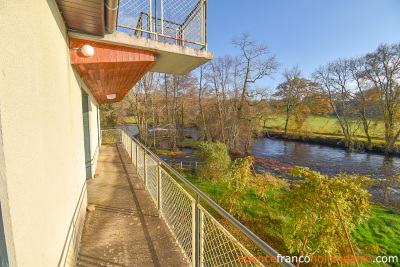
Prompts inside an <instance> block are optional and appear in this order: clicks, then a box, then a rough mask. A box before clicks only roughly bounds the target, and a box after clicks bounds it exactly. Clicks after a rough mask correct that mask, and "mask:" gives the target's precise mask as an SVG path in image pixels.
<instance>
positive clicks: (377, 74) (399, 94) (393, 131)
mask: <svg viewBox="0 0 400 267" xmlns="http://www.w3.org/2000/svg"><path fill="white" fill-rule="evenodd" d="M365 77H366V79H367V80H368V81H369V82H370V83H371V85H372V86H373V88H374V89H375V90H376V93H377V94H378V96H379V99H378V101H379V104H380V107H381V111H382V115H383V118H384V124H385V141H386V151H387V152H391V151H392V150H393V145H394V143H395V142H396V140H397V139H398V137H399V135H400V127H399V126H398V117H399V113H400V85H399V82H400V43H397V44H393V45H387V44H382V45H380V46H379V47H378V49H377V50H376V51H375V52H374V53H369V54H367V55H366V56H365Z"/></svg>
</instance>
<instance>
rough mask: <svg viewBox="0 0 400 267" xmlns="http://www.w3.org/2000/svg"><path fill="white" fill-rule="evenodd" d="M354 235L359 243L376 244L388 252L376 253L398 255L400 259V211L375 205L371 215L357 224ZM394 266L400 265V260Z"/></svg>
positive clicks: (379, 253)
mask: <svg viewBox="0 0 400 267" xmlns="http://www.w3.org/2000/svg"><path fill="white" fill-rule="evenodd" d="M352 237H353V238H354V239H355V240H356V241H357V242H358V243H362V244H376V245H379V247H380V248H382V249H384V250H386V253H382V252H378V253H377V254H376V255H388V256H398V257H399V260H400V213H399V212H397V211H394V210H391V209H388V208H385V207H381V206H377V205H374V206H373V207H372V212H371V217H370V218H369V219H368V220H367V221H365V222H364V223H363V224H361V225H359V226H357V228H356V229H355V231H353V233H352ZM370 266H378V265H376V264H375V265H372V264H370ZM394 266H400V262H399V263H398V264H396V265H394Z"/></svg>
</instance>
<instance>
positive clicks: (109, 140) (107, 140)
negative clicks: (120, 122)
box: [101, 129, 121, 144]
mask: <svg viewBox="0 0 400 267" xmlns="http://www.w3.org/2000/svg"><path fill="white" fill-rule="evenodd" d="M120 140H121V131H120V130H117V129H103V130H101V144H116V143H118V142H120Z"/></svg>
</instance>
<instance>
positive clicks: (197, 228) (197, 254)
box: [195, 194, 201, 267]
mask: <svg viewBox="0 0 400 267" xmlns="http://www.w3.org/2000/svg"><path fill="white" fill-rule="evenodd" d="M199 204H200V197H199V195H198V194H196V206H195V220H196V221H195V259H196V261H195V266H196V267H199V266H201V265H200V209H199Z"/></svg>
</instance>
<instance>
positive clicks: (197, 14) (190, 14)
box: [117, 0, 208, 50]
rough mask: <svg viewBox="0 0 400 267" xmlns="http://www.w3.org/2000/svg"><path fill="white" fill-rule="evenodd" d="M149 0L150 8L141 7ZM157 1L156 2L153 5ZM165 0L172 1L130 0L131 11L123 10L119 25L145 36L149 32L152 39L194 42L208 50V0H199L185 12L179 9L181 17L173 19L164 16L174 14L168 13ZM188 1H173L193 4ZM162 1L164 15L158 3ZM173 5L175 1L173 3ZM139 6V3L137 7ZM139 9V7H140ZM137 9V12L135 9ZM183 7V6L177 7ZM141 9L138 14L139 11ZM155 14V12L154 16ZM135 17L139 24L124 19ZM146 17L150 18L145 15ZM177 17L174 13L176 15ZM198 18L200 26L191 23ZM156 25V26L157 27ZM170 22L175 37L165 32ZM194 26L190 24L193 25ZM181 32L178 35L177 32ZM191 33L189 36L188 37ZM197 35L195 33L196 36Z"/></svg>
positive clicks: (179, 42) (196, 46)
mask: <svg viewBox="0 0 400 267" xmlns="http://www.w3.org/2000/svg"><path fill="white" fill-rule="evenodd" d="M146 1H147V2H148V3H149V4H148V5H146V7H143V6H141V5H140V4H141V3H145V2H146ZM153 1H154V5H153V4H152V3H153ZM164 1H165V2H166V3H169V2H167V1H168V0H141V1H138V2H134V1H133V0H126V1H125V2H126V4H127V5H130V8H129V9H128V10H124V9H123V10H122V11H121V10H120V13H121V14H120V15H119V17H118V19H119V20H120V19H121V21H118V23H117V26H118V27H121V28H125V29H129V30H133V31H134V34H135V35H143V33H147V37H148V38H154V39H156V40H158V39H159V37H162V38H163V39H164V40H174V41H175V42H177V43H178V44H180V45H185V44H191V45H192V46H193V45H194V46H193V47H195V48H198V49H206V50H207V1H208V0H197V1H196V3H195V4H194V7H193V9H191V10H188V11H187V12H186V11H185V12H184V13H180V12H176V13H175V14H179V15H177V16H178V17H172V19H169V18H164V15H165V16H171V15H170V13H168V12H165V11H164V8H163V5H164ZM187 1H189V0H182V2H176V3H175V2H173V4H174V5H181V6H184V5H186V4H189V3H188V2H187ZM191 1H195V0H191ZM159 4H160V11H161V14H160V15H159V14H158V9H157V6H158V5H159ZM169 4H171V3H169ZM135 5H137V6H135ZM136 8H138V9H136ZM142 8H143V9H146V11H142V10H141V9H142ZM132 10H137V11H132ZM147 10H148V11H147ZM175 10H179V9H175ZM135 12H137V13H135ZM153 14H154V15H153ZM124 16H126V17H129V16H131V17H133V18H135V19H137V21H136V24H133V23H132V21H131V20H124V19H123V18H125V17H124ZM144 16H146V19H145V18H144ZM172 16H174V15H172ZM195 18H197V19H198V20H199V21H200V25H196V26H190V24H191V22H192V21H193V20H194V19H195ZM145 20H147V29H146V30H145V29H143V27H144V24H145ZM153 24H154V27H153ZM165 24H169V25H171V26H172V27H176V28H173V29H174V30H175V36H173V34H169V33H165V32H164V28H168V27H167V25H165ZM159 26H160V27H161V32H159V30H158V27H159ZM189 26H190V27H189ZM188 27H189V28H190V30H189V32H190V33H189V34H187V35H186V36H184V35H185V33H184V31H185V29H187V28H188ZM176 33H178V34H176ZM188 35H189V36H188ZM193 35H195V36H193Z"/></svg>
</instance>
